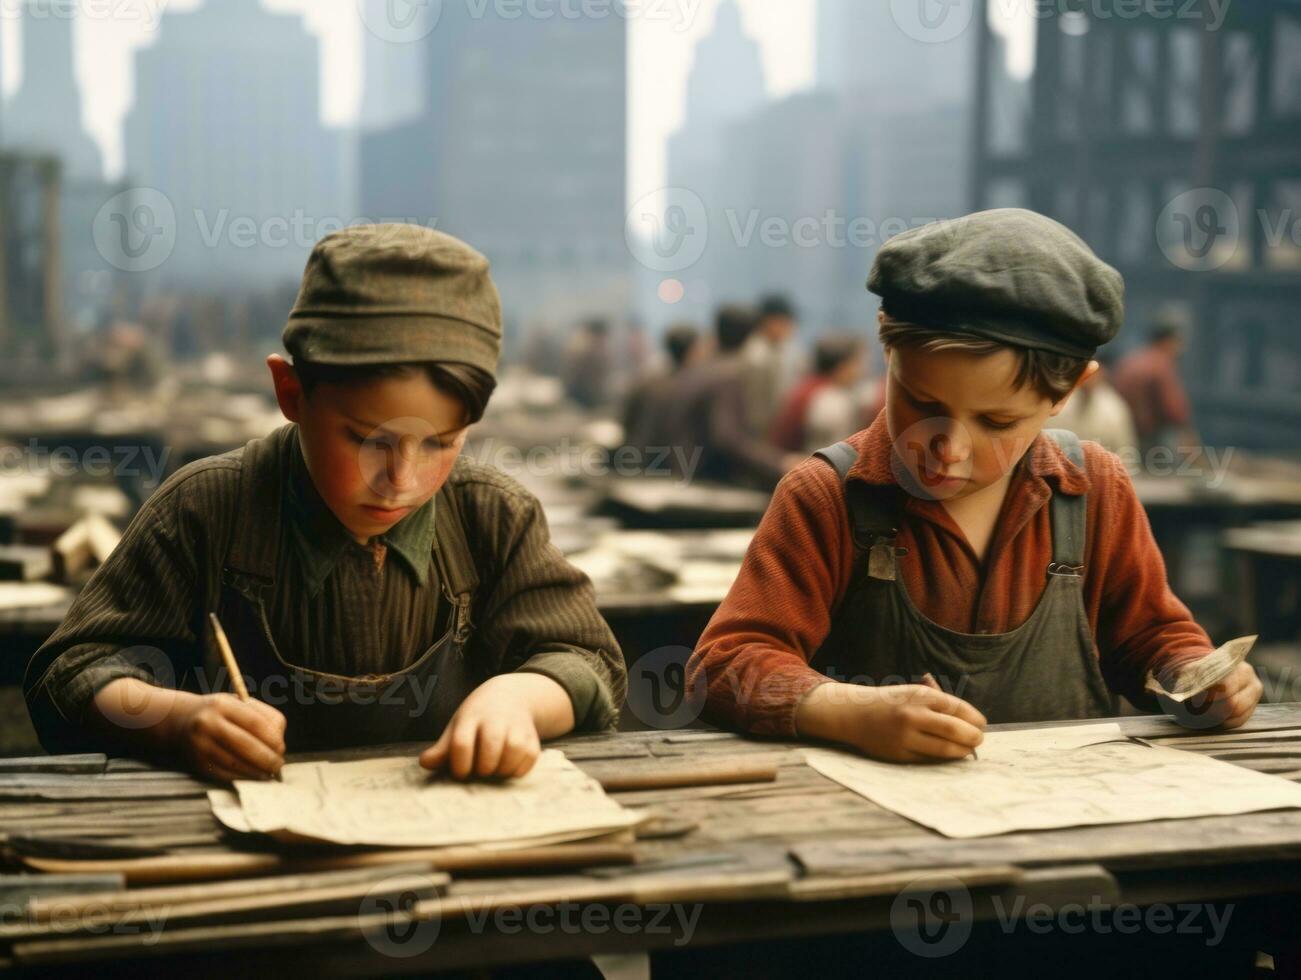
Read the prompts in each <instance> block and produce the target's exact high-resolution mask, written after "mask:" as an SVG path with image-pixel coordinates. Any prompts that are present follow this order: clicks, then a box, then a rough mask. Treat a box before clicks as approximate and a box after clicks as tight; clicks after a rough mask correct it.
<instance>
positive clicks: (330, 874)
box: [27, 861, 451, 922]
mask: <svg viewBox="0 0 1301 980" xmlns="http://www.w3.org/2000/svg"><path fill="white" fill-rule="evenodd" d="M428 872H429V862H427V861H414V862H407V863H405V864H393V865H386V866H383V867H378V868H354V869H350V870H347V871H322V872H317V873H314V874H297V875H295V874H288V875H274V876H270V877H263V878H241V879H238V880H235V881H215V882H214V881H208V882H204V883H203V884H200V885H171V886H165V887H160V888H132V889H130V890H129V891H126V890H123V887H122V885H121V878H120V877H118V878H117V880H118V882H119V885H118V889H117V892H116V894H107V895H106V894H104V891H103V889H99V890H95V891H84V892H74V893H69V894H58V895H47V896H42V897H40V898H38V899H34V900H33V901H31V902H30V903H29V904H28V907H27V916H28V918H29V919H31V920H32V921H34V922H48V921H50V920H51V919H57V918H60V917H77V916H81V915H84V914H86V913H90V912H114V913H115V912H128V911H131V910H132V909H140V908H158V907H161V906H176V905H183V904H186V903H189V902H208V901H217V900H219V899H226V898H237V897H241V896H248V895H264V894H268V893H274V892H288V891H295V890H297V889H300V888H326V887H332V886H334V885H351V884H356V883H358V882H375V881H382V880H384V879H387V878H391V877H394V876H398V875H412V874H421V875H423V874H427V873H428ZM28 877H38V876H28ZM442 877H443V878H446V881H445V882H444V884H446V883H447V882H450V880H451V879H450V877H447V876H442Z"/></svg>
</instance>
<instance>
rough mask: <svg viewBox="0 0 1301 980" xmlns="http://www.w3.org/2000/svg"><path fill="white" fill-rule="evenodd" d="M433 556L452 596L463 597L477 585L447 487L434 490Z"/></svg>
mask: <svg viewBox="0 0 1301 980" xmlns="http://www.w3.org/2000/svg"><path fill="white" fill-rule="evenodd" d="M434 556H435V557H436V558H437V559H438V563H439V567H440V568H441V569H442V573H443V579H444V581H445V582H446V583H447V588H448V591H449V592H451V594H452V595H453V596H466V595H470V594H471V593H473V592H474V590H475V589H476V588H478V585H479V572H478V569H476V568H475V566H474V553H473V552H472V551H471V550H470V542H469V539H468V538H467V537H466V533H465V519H464V515H463V514H462V513H461V507H460V502H459V501H458V500H457V498H456V493H455V492H454V490H453V489H452V486H451V484H450V483H449V484H444V486H443V488H442V489H441V490H439V491H438V498H437V503H436V504H435V506H434Z"/></svg>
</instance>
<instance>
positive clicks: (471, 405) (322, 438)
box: [25, 225, 626, 780]
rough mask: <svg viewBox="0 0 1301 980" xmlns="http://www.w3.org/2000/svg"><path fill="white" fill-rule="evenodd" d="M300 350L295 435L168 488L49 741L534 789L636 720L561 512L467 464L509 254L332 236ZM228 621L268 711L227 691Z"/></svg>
mask: <svg viewBox="0 0 1301 980" xmlns="http://www.w3.org/2000/svg"><path fill="white" fill-rule="evenodd" d="M284 343H285V347H286V348H287V350H288V352H289V354H290V355H291V357H292V358H293V362H292V363H290V362H289V361H286V360H285V359H284V358H282V357H280V356H278V355H273V356H272V357H270V358H269V359H268V364H269V367H270V370H271V375H272V378H273V381H274V384H275V391H276V397H277V399H278V401H279V403H280V407H281V409H282V411H283V412H284V414H285V416H286V417H287V418H288V419H289V421H290V423H291V424H289V425H287V426H285V427H283V428H281V429H279V430H278V431H276V432H274V433H273V434H271V435H270V436H268V437H266V438H264V439H258V440H254V441H253V442H251V443H249V444H248V445H247V446H245V447H244V448H243V449H240V450H237V451H234V452H231V453H227V454H225V455H223V456H217V457H213V458H210V459H205V460H201V461H199V462H197V463H193V464H191V465H189V466H186V467H185V468H183V469H181V470H180V471H178V472H177V473H176V474H174V475H173V476H172V477H171V478H170V479H168V480H167V482H166V483H164V484H163V486H162V487H160V488H159V490H158V491H157V492H156V493H155V494H154V496H153V497H152V498H150V500H149V501H148V502H147V503H146V504H145V506H144V507H143V508H142V509H141V511H140V512H139V514H137V515H136V517H135V519H134V520H133V521H132V523H131V526H130V527H129V528H128V529H127V532H126V534H125V536H124V537H123V540H122V543H121V545H120V547H119V548H118V549H117V550H116V551H115V552H114V553H113V555H112V557H111V558H110V560H109V561H108V562H106V563H105V564H104V566H103V567H102V568H101V569H100V570H99V571H98V572H97V574H96V575H95V577H94V578H93V579H92V580H91V581H90V583H89V584H88V585H87V587H86V589H85V591H84V592H83V593H82V594H81V596H80V597H79V598H78V600H77V602H76V603H75V604H74V605H73V607H72V609H71V611H70V612H69V614H68V617H67V619H66V621H65V622H64V623H63V625H62V626H61V627H60V628H59V629H58V630H57V631H56V632H55V634H54V635H53V636H52V637H50V639H49V640H48V641H47V642H46V644H45V645H44V646H43V647H42V648H41V650H40V651H38V652H37V654H36V655H35V657H34V658H33V660H32V663H31V664H30V665H29V668H28V673H27V681H26V684H25V688H26V693H27V698H28V704H29V708H30V711H31V714H32V718H33V721H34V723H35V725H36V728H37V731H38V733H39V734H40V736H41V739H42V741H43V743H44V744H45V745H46V747H47V748H49V749H51V750H63V751H67V750H69V749H77V748H80V747H86V748H99V747H105V746H108V747H114V748H123V749H126V750H128V751H133V752H143V753H148V754H154V755H161V756H163V757H165V758H171V759H177V760H179V761H181V762H183V763H184V764H186V765H188V766H189V767H191V768H193V769H194V770H195V771H196V772H198V773H199V774H200V775H203V776H208V777H211V778H214V779H220V780H232V779H236V778H257V777H267V776H270V775H272V774H274V773H276V772H277V771H278V770H279V768H280V766H281V765H282V764H283V756H284V753H285V751H286V749H287V748H288V749H292V750H304V749H320V748H328V747H333V746H343V745H357V744H378V743H383V742H403V741H425V742H427V743H429V748H428V749H427V750H426V751H425V752H424V754H423V755H422V756H421V762H422V763H423V764H424V765H426V766H427V767H429V768H446V769H448V770H450V772H451V773H452V775H453V776H456V777H458V778H464V777H467V776H470V775H479V776H503V777H509V776H518V775H523V774H524V773H526V772H528V771H529V769H530V768H531V767H532V765H533V763H534V762H535V761H536V759H537V757H538V754H539V751H540V742H541V740H543V739H547V738H552V737H555V736H558V735H562V734H564V733H566V732H568V731H570V730H571V729H574V728H579V729H603V728H608V727H610V726H612V725H613V723H614V721H615V719H616V717H617V713H618V708H619V705H620V704H621V703H622V700H623V695H624V689H625V686H626V676H625V669H624V665H623V659H622V656H621V654H620V651H619V647H618V645H617V644H616V642H615V639H614V637H613V636H612V635H611V633H610V629H609V627H608V626H607V625H606V623H605V621H604V620H603V619H602V618H601V615H600V613H599V612H598V611H597V609H596V604H595V598H594V593H593V590H592V586H591V583H590V582H589V581H588V579H587V578H586V576H584V575H583V574H582V573H581V572H579V571H578V570H577V569H575V568H574V567H573V566H571V565H569V564H568V563H567V562H566V561H565V560H564V558H563V557H562V556H561V555H560V553H559V552H558V551H557V550H556V549H555V548H554V547H553V546H552V544H551V542H550V538H549V535H548V533H547V526H546V520H545V518H544V517H543V514H542V510H541V507H540V506H539V504H538V502H537V500H536V499H535V498H533V497H532V496H531V495H530V494H529V493H527V492H526V491H525V490H524V489H523V488H522V487H521V486H520V485H519V484H518V483H516V482H515V481H514V480H512V479H510V478H509V477H507V476H506V475H504V474H502V473H500V472H498V471H496V470H494V469H492V468H491V467H489V466H485V465H482V464H479V463H476V462H473V461H471V460H470V459H468V458H467V457H464V456H462V455H461V450H462V448H463V447H464V445H465V441H466V435H467V432H468V430H469V428H470V426H471V425H472V424H473V423H475V422H477V421H478V420H479V419H480V418H481V417H482V415H483V412H484V409H485V407H486V405H487V402H488V398H489V396H490V395H491V393H492V390H493V388H494V386H495V381H494V373H495V370H496V366H497V358H498V353H499V350H500V344H501V312H500V305H499V301H498V297H497V290H496V288H495V287H494V285H493V283H492V280H491V278H490V276H489V269H488V262H487V260H486V259H484V257H483V256H482V255H480V254H479V253H478V252H476V251H474V250H473V249H472V248H470V247H469V246H467V245H465V244H464V243H462V242H460V241H457V240H456V239H454V238H452V237H450V236H448V235H444V234H442V233H440V232H436V231H432V230H429V229H426V228H419V227H415V226H411V225H378V226H366V227H358V228H351V229H347V230H345V231H341V232H339V233H337V234H334V235H331V236H329V237H327V238H325V239H324V240H322V241H321V242H319V243H318V244H317V246H316V248H315V249H314V250H313V252H312V255H311V258H310V259H309V260H308V264H307V270H306V273H305V275H304V278H303V284H302V289H301V291H300V293H299V296H298V302H297V304H296V305H295V307H294V310H293V312H292V313H291V314H290V317H289V324H288V326H287V327H286V329H285V332H284ZM214 612H215V613H217V615H218V618H219V620H220V622H221V623H222V624H223V626H224V627H225V631H226V633H227V634H228V636H229V639H230V642H231V645H232V647H233V649H234V653H235V656H236V659H237V661H238V664H239V668H240V672H241V673H242V674H243V675H244V676H245V680H246V683H247V686H248V688H249V690H250V691H251V692H252V694H253V696H254V699H253V700H252V701H249V702H241V701H240V700H237V699H236V698H235V697H233V696H232V695H230V694H226V693H219V692H221V691H223V690H224V689H225V688H226V687H227V684H228V682H227V679H226V677H225V675H224V674H223V673H222V671H221V669H220V667H219V665H220V664H221V659H220V656H219V654H218V651H217V648H216V646H215V645H214V640H213V636H212V631H211V630H210V629H209V628H208V617H209V614H210V613H214Z"/></svg>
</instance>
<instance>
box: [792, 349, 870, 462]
mask: <svg viewBox="0 0 1301 980" xmlns="http://www.w3.org/2000/svg"><path fill="white" fill-rule="evenodd" d="M864 350H865V349H864V346H863V341H862V340H861V339H859V338H857V337H852V336H849V335H834V336H829V337H823V338H822V339H821V340H819V341H818V342H817V345H816V346H815V347H814V352H813V362H814V363H813V371H812V372H811V373H810V374H809V376H808V377H806V378H805V379H804V380H803V381H801V382H800V383H799V384H797V385H796V386H795V388H794V390H792V391H791V393H790V394H789V395H787V396H786V402H785V404H784V405H783V406H782V410H781V412H780V413H779V414H778V415H777V419H776V421H774V423H773V426H772V432H771V438H772V442H773V444H774V445H776V446H778V447H780V448H782V449H785V450H787V451H788V452H792V453H811V452H815V451H816V450H818V449H822V448H823V447H825V446H830V445H833V444H834V443H836V442H839V441H840V440H841V439H844V438H846V437H847V436H851V435H853V434H854V433H855V432H857V431H858V430H859V429H861V428H863V422H864V412H865V406H864V404H863V397H862V390H861V385H860V382H861V381H862V380H863V374H864V368H865V365H866V361H865V357H864Z"/></svg>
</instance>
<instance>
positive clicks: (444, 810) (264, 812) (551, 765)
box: [213, 749, 643, 847]
mask: <svg viewBox="0 0 1301 980" xmlns="http://www.w3.org/2000/svg"><path fill="white" fill-rule="evenodd" d="M281 776H282V781H281V782H256V781H245V780H239V781H237V782H236V783H235V790H236V792H237V793H238V794H239V803H240V811H241V815H242V817H243V821H244V824H245V825H247V827H248V828H249V830H251V831H254V832H258V833H265V834H272V835H275V836H278V837H282V838H287V839H305V840H314V841H325V842H330V843H336V844H365V845H371V846H377V847H444V846H451V845H457V844H463V845H474V844H484V845H514V846H529V845H533V844H543V843H546V844H552V843H560V842H562V841H572V840H583V839H587V838H591V837H597V836H601V835H604V834H608V833H611V832H613V831H618V830H623V829H625V828H628V827H631V826H633V825H634V824H636V823H638V822H640V821H641V820H642V819H643V817H642V815H641V814H639V813H637V812H635V811H631V810H626V809H624V808H623V807H622V806H620V805H619V804H618V803H617V802H615V801H614V800H613V799H611V798H610V797H609V796H607V795H606V794H605V791H604V790H603V789H602V788H601V785H600V783H598V782H597V781H596V780H595V779H593V778H592V777H590V776H588V775H587V774H586V773H585V772H583V771H582V770H581V769H579V768H578V767H577V766H575V765H574V764H573V763H572V762H570V761H569V760H568V759H566V758H565V756H564V753H562V752H560V751H558V750H556V749H546V750H544V751H543V753H542V755H541V757H540V758H539V759H538V762H537V765H535V766H534V767H533V769H532V770H531V771H530V772H529V774H528V775H527V776H524V777H522V778H520V779H513V780H510V781H508V782H502V783H487V782H471V783H459V782H456V781H454V780H452V779H450V778H448V777H446V776H439V777H435V778H433V779H431V778H430V775H429V773H428V772H427V771H426V770H424V769H422V768H421V767H420V764H419V762H418V761H417V760H416V759H415V758H414V757H398V758H385V759H363V760H359V761H356V762H304V763H291V764H289V765H286V766H285V767H284V768H283V769H282V770H281ZM214 802H215V801H214ZM224 809H225V807H218V806H215V805H214V808H213V812H214V814H215V815H216V816H217V818H218V819H219V820H223V822H225V821H224V819H223V810H224ZM227 825H228V826H232V827H233V826H234V825H233V824H227ZM235 829H239V828H237V827H236V828H235Z"/></svg>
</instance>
